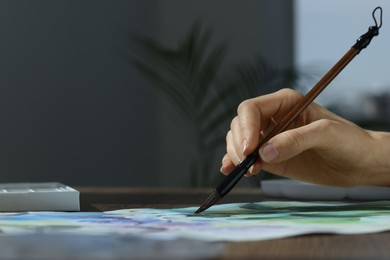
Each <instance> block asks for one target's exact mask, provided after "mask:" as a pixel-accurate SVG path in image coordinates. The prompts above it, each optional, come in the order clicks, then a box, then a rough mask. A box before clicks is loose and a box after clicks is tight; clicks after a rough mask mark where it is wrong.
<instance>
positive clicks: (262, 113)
mask: <svg viewBox="0 0 390 260" xmlns="http://www.w3.org/2000/svg"><path fill="white" fill-rule="evenodd" d="M300 98H302V95H301V94H299V93H297V92H296V91H294V90H291V89H283V90H280V91H278V92H275V93H272V94H269V95H264V96H260V97H257V98H253V99H249V100H246V101H244V102H242V103H241V104H240V106H239V107H238V114H237V116H236V117H235V118H234V119H233V120H232V122H231V129H230V131H229V132H228V133H227V136H226V141H227V154H226V155H225V156H224V158H223V160H222V167H221V172H222V173H224V174H228V173H229V172H230V171H231V170H233V168H234V167H235V165H237V164H238V163H239V162H240V161H242V160H243V159H244V158H245V157H246V156H247V155H249V154H250V153H252V152H253V151H254V150H255V149H256V147H257V145H258V144H259V142H260V140H261V138H262V137H263V136H264V135H265V134H267V132H268V131H270V129H272V127H273V126H274V125H275V124H276V123H277V122H279V120H281V118H282V117H283V116H284V115H285V114H286V113H288V111H289V110H290V109H292V107H293V106H295V104H296V103H297V102H298V100H299V99H300ZM259 154H260V158H261V159H260V160H258V161H257V162H256V163H255V164H254V165H253V166H252V167H251V169H250V170H249V172H248V173H247V175H252V174H257V173H258V172H259V171H260V170H261V169H264V170H266V171H268V172H272V173H274V174H277V175H280V176H284V177H288V178H293V179H299V180H302V181H307V182H313V183H318V184H325V185H333V186H345V187H347V186H356V185H390V134H388V133H383V132H374V131H367V130H364V129H362V128H360V127H358V126H357V125H355V124H353V123H352V122H350V121H348V120H346V119H343V118H341V117H339V116H337V115H335V114H333V113H331V112H330V111H328V110H326V109H325V108H323V107H321V106H319V105H317V104H315V103H313V104H311V105H310V106H309V107H308V108H307V109H306V110H305V111H304V112H303V113H302V114H301V115H300V116H299V117H298V118H297V119H296V120H295V121H294V122H293V123H292V125H290V126H289V129H287V130H286V131H284V132H282V133H280V134H278V135H276V136H274V137H273V138H271V139H270V140H269V141H268V142H267V143H266V144H265V145H263V146H262V147H261V148H260V150H259Z"/></svg>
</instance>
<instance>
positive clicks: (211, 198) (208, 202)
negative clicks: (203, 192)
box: [195, 190, 222, 214]
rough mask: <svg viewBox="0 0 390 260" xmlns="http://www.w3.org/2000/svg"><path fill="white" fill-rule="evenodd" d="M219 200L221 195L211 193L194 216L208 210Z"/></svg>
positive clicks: (215, 192) (214, 192)
mask: <svg viewBox="0 0 390 260" xmlns="http://www.w3.org/2000/svg"><path fill="white" fill-rule="evenodd" d="M221 198H222V197H221V195H220V194H219V193H218V192H217V191H216V190H214V191H213V193H211V195H210V196H209V197H208V198H207V199H206V201H205V202H204V203H203V204H202V206H200V207H199V209H197V210H196V211H195V214H198V213H201V212H203V211H205V210H206V209H208V208H210V207H211V206H213V205H214V204H215V203H216V202H217V201H219V200H220V199H221Z"/></svg>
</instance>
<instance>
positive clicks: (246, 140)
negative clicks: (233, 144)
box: [242, 138, 248, 153]
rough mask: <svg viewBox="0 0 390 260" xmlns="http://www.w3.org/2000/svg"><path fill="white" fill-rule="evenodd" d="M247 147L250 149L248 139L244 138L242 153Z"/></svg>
mask: <svg viewBox="0 0 390 260" xmlns="http://www.w3.org/2000/svg"><path fill="white" fill-rule="evenodd" d="M247 147H248V139H246V138H244V139H242V153H244V152H245V151H246V148H247Z"/></svg>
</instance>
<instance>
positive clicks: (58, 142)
mask: <svg viewBox="0 0 390 260" xmlns="http://www.w3.org/2000/svg"><path fill="white" fill-rule="evenodd" d="M292 13H293V8H292V3H291V2H290V1H256V0H252V1H234V0H229V1H223V0H214V1H205V0H203V1H180V0H175V1H173V0H171V1H96V0H93V1H92V0H90V1H82V0H78V1H49V0H47V1H42V0H41V1H39V0H38V1H15V0H9V1H4V0H2V1H0V35H1V40H0V182H2V183H5V182H19V181H60V182H64V183H66V184H68V185H132V186H179V185H188V168H187V165H188V160H189V158H191V148H190V147H186V144H187V143H188V140H187V139H186V138H187V137H186V135H185V133H183V129H184V128H183V125H182V122H181V120H180V117H179V116H178V115H177V113H176V112H175V111H174V109H173V108H172V107H170V106H169V104H167V102H166V101H165V100H164V99H163V98H162V97H160V96H159V92H156V91H155V88H153V86H152V85H151V84H150V83H149V82H148V81H147V80H146V79H145V78H144V77H143V76H142V75H141V74H139V73H138V72H137V71H136V70H135V69H134V68H133V67H132V66H131V65H130V63H129V57H130V55H131V54H132V52H134V48H133V47H134V46H133V43H132V41H131V37H130V35H131V34H132V33H134V32H138V33H142V34H146V35H149V36H153V37H155V38H156V40H159V41H160V42H162V43H165V44H168V45H174V44H176V43H177V40H178V39H179V38H180V37H182V36H183V35H185V33H186V30H187V29H188V28H189V26H190V25H191V24H192V23H193V22H194V21H201V22H202V23H203V24H204V25H206V26H210V27H211V28H213V29H214V30H215V35H214V39H215V40H216V41H227V42H229V44H230V47H231V48H230V51H229V56H228V61H229V62H232V61H236V60H245V59H250V58H251V57H252V56H253V55H254V54H256V53H261V54H262V55H263V56H264V57H265V58H266V59H268V60H272V63H273V64H275V65H276V66H285V65H291V62H292V57H293V53H292V49H293V48H292V26H293V25H292ZM271 27H272V30H271V31H270V28H271ZM174 161H176V162H180V163H178V164H177V165H173V163H172V162H174ZM219 163H220V162H219V161H218V162H216V164H218V165H219ZM210 174H218V173H214V172H213V173H210Z"/></svg>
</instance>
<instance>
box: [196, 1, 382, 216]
mask: <svg viewBox="0 0 390 260" xmlns="http://www.w3.org/2000/svg"><path fill="white" fill-rule="evenodd" d="M377 10H379V12H380V19H379V20H380V23H379V25H378V22H377V19H376V17H375V12H376V11H377ZM372 17H373V19H374V21H375V25H374V26H371V27H369V28H368V32H367V33H365V34H363V35H362V36H360V37H359V39H358V40H357V41H356V43H355V44H354V45H353V46H352V48H351V49H350V50H349V51H348V52H347V53H346V54H345V55H344V56H343V57H342V58H341V59H340V60H339V61H338V62H337V63H336V64H335V65H334V66H333V67H332V68H331V69H330V70H329V71H328V72H327V73H326V74H325V75H324V76H323V77H322V79H321V80H320V81H319V82H318V83H317V84H316V85H315V86H314V87H313V88H312V89H311V90H310V91H309V92H308V93H307V94H306V95H305V96H303V97H302V98H301V99H300V101H299V102H298V103H297V104H296V105H295V106H294V107H293V109H292V110H290V112H289V113H287V114H286V115H285V116H284V117H283V118H282V119H281V121H279V122H274V123H275V125H274V127H273V128H272V130H271V131H270V132H269V133H268V134H267V135H266V136H265V137H264V138H263V139H262V140H261V142H260V143H259V145H258V146H257V148H256V149H255V151H254V152H253V153H252V154H250V155H249V156H248V157H246V158H245V160H243V161H242V162H241V163H240V164H238V165H237V166H236V167H235V169H234V170H233V171H232V172H231V173H229V175H228V176H227V177H226V178H225V180H224V181H223V182H222V183H221V184H219V185H218V186H217V187H215V188H214V190H213V192H212V193H211V195H210V196H209V197H208V198H207V199H206V201H205V202H204V203H203V204H202V205H201V206H200V207H199V209H198V210H196V211H195V213H200V212H202V211H204V210H206V209H208V208H209V207H211V206H212V205H214V204H215V203H217V202H218V201H219V200H220V199H222V198H223V197H224V196H225V195H226V194H228V193H229V191H230V190H231V189H232V188H233V187H234V186H235V185H236V184H237V183H238V181H239V180H240V179H241V178H242V176H244V174H245V173H246V172H247V171H248V169H249V168H250V167H251V166H252V165H253V164H254V163H255V162H256V161H257V160H258V159H259V155H258V150H259V149H260V147H262V146H263V145H264V144H265V143H266V142H268V141H269V140H270V139H271V138H272V137H273V136H275V135H277V134H279V133H281V132H283V131H285V130H286V129H287V127H288V126H289V125H290V124H291V123H292V122H293V121H294V120H295V119H296V118H297V117H298V116H299V115H300V114H301V113H302V112H303V110H305V109H306V108H307V107H308V106H309V105H310V104H311V103H312V102H313V100H314V99H315V98H316V97H317V96H318V95H319V94H320V93H321V92H322V91H323V90H324V89H325V88H326V87H327V86H328V85H329V83H330V82H331V81H332V80H333V79H334V78H335V77H336V76H337V75H338V74H339V73H340V72H341V71H342V70H343V69H344V68H345V67H346V66H347V65H348V63H349V62H350V61H351V60H352V59H353V58H354V57H355V56H356V55H358V54H359V53H360V51H361V50H362V49H364V48H366V47H367V46H368V45H369V44H370V42H371V40H372V38H374V37H375V36H377V35H378V34H379V28H381V26H382V8H381V7H376V8H375V9H374V11H373V12H372Z"/></svg>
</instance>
